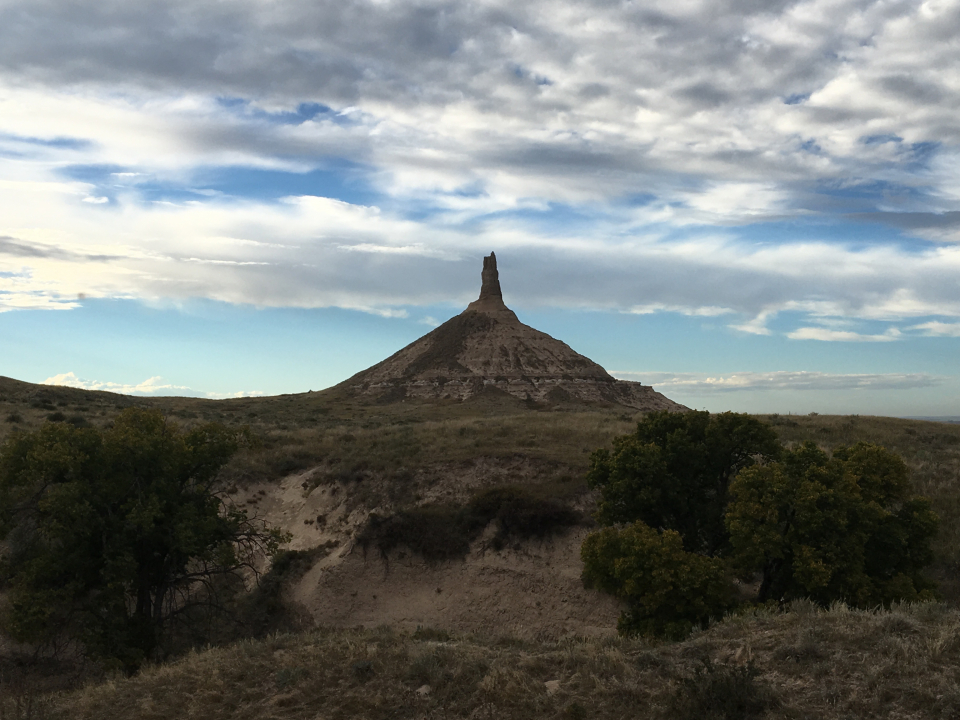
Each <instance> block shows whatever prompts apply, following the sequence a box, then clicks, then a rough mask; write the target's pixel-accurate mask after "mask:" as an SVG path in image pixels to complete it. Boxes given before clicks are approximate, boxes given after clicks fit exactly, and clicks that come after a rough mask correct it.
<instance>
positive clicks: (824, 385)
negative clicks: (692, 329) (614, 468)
mask: <svg viewBox="0 0 960 720" xmlns="http://www.w3.org/2000/svg"><path fill="white" fill-rule="evenodd" d="M611 374H612V375H613V376H614V377H617V378H620V379H621V380H634V381H638V382H643V383H644V384H646V385H653V386H654V387H656V388H657V389H659V390H660V391H662V392H667V393H669V392H670V391H674V392H681V393H694V392H695V393H703V392H706V393H723V392H739V391H771V390H810V391H826V390H913V389H916V388H923V387H931V386H935V385H938V384H940V383H942V382H944V379H943V378H941V377H937V376H935V375H928V374H925V373H880V374H838V373H823V372H790V371H778V372H741V373H730V374H728V375H715V376H711V375H707V374H704V373H666V372H633V371H613V372H612V373H611Z"/></svg>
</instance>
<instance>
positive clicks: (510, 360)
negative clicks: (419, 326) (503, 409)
mask: <svg viewBox="0 0 960 720" xmlns="http://www.w3.org/2000/svg"><path fill="white" fill-rule="evenodd" d="M481 280H482V284H481V288H480V297H479V298H477V299H476V300H475V301H474V302H472V303H470V304H469V305H468V306H467V309H466V310H464V311H463V312H462V313H460V314H459V315H457V316H455V317H453V318H451V319H450V320H448V321H447V322H445V323H444V324H443V325H441V326H440V327H438V328H436V329H435V330H433V331H432V332H429V333H427V334H426V335H424V336H423V337H422V338H420V339H419V340H416V341H414V342H412V343H411V344H410V345H407V346H406V347H405V348H403V349H402V350H400V351H399V352H397V353H396V354H394V355H392V356H391V357H389V358H387V359H386V360H384V361H383V362H380V363H378V364H377V365H374V366H373V367H371V368H369V369H367V370H364V371H363V372H360V373H358V374H356V375H354V376H353V377H352V378H350V379H349V380H347V381H346V382H344V383H343V385H344V386H346V387H347V388H349V389H350V390H352V391H353V392H356V393H360V394H363V395H372V396H375V397H377V398H378V399H380V400H382V401H395V400H402V399H404V398H408V397H410V398H436V399H443V398H449V399H457V400H466V399H468V398H470V397H472V396H474V395H476V394H477V393H479V392H481V391H483V390H489V389H490V388H495V389H497V390H501V391H503V392H506V393H509V394H510V395H513V396H515V397H518V398H521V399H525V400H532V401H536V402H549V403H558V402H565V401H570V402H576V401H580V402H587V403H604V404H607V403H613V404H617V405H624V406H627V407H631V408H634V409H637V410H644V411H647V410H678V411H679V410H686V409H687V408H685V407H684V406H683V405H679V404H677V403H675V402H673V401H672V400H669V399H668V398H666V397H664V396H663V395H661V394H660V393H658V392H655V391H654V390H653V388H651V387H649V386H646V385H641V384H640V383H636V382H627V381H625V380H617V379H616V378H614V377H612V376H611V375H609V374H608V373H607V371H606V370H604V369H603V368H602V367H600V366H599V365H597V363H595V362H593V361H592V360H590V359H589V358H586V357H584V356H583V355H580V354H579V353H577V352H574V351H573V350H572V349H570V347H569V346H567V345H566V344H565V343H562V342H560V341H559V340H556V339H555V338H552V337H550V336H549V335H547V334H546V333H542V332H540V331H539V330H535V329H534V328H532V327H530V326H528V325H524V324H523V323H522V322H520V320H519V319H518V318H517V316H516V315H515V314H514V312H513V311H512V310H510V309H509V308H508V307H507V306H506V305H505V304H504V302H503V293H502V291H501V289H500V277H499V273H498V272H497V258H496V255H494V254H493V253H490V255H489V257H485V258H484V259H483V272H482V273H481Z"/></svg>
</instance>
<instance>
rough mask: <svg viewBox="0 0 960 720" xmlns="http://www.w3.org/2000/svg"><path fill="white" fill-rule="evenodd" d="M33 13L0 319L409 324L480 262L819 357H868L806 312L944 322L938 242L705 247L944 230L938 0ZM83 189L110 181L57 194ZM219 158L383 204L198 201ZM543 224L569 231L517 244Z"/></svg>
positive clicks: (954, 57)
mask: <svg viewBox="0 0 960 720" xmlns="http://www.w3.org/2000/svg"><path fill="white" fill-rule="evenodd" d="M31 7H32V6H31V4H30V3H28V2H27V0H12V1H11V2H7V3H4V4H3V5H2V8H0V151H3V152H2V154H0V158H2V159H0V189H3V192H2V193H0V235H4V236H7V237H9V238H14V239H16V243H12V244H9V247H8V248H7V250H4V251H2V252H0V309H3V308H7V309H10V308H17V307H45V306H52V307H70V306H72V300H70V299H71V298H75V297H76V296H77V295H78V294H80V293H86V294H87V295H88V296H90V297H137V298H144V299H148V300H153V299H158V298H172V299H175V300H177V299H182V298H187V297H208V298H214V299H218V300H224V301H228V302H236V303H243V302H246V303H251V304H255V305H264V306H278V305H291V306H300V307H315V306H325V305H338V306H341V307H348V308H356V309H363V310H368V311H374V312H379V313H382V314H386V315H388V316H391V315H402V313H403V311H401V310H397V309H396V308H397V307H399V306H403V305H417V304H429V303H433V302H439V301H459V300H466V299H468V298H469V296H470V295H472V294H473V293H474V292H475V290H474V287H473V285H474V283H475V275H476V270H475V266H476V262H477V258H478V257H479V256H480V254H485V253H487V252H489V251H490V250H491V249H496V250H498V251H501V254H503V256H504V257H505V258H509V261H508V263H507V265H506V266H505V267H504V271H505V273H504V275H505V276H504V286H505V291H506V292H508V294H510V295H511V297H513V298H515V299H516V301H517V302H519V303H525V304H530V305H533V304H554V305H560V306H577V307H598V308H606V309H616V310H621V311H625V312H637V313H644V312H650V311H653V312H661V311H670V312H682V313H686V314H691V315H701V316H705V317H710V316H714V315H721V314H728V315H732V316H739V317H735V318H734V319H731V321H730V325H731V327H734V328H736V329H738V330H741V331H743V332H747V333H753V334H769V333H771V332H772V331H771V330H770V329H769V327H768V322H769V319H770V318H771V317H773V316H774V315H778V314H780V313H783V312H785V311H788V310H793V311H795V312H799V313H801V314H804V315H806V316H807V317H806V318H804V319H802V320H801V321H800V323H801V325H804V326H803V327H800V328H799V329H797V330H795V331H794V332H793V333H792V334H791V337H796V338H810V339H821V340H858V341H859V340H889V339H892V338H893V336H888V335H881V336H869V335H859V334H857V333H855V332H853V331H852V330H843V329H839V328H831V329H829V330H828V329H825V328H822V327H819V328H816V327H806V326H805V325H806V324H807V323H808V320H809V321H810V324H817V323H816V318H817V317H820V318H821V319H830V318H833V319H837V318H840V319H842V318H862V319H874V320H887V321H890V322H896V321H899V320H902V319H905V318H924V317H925V316H939V317H945V318H960V288H958V284H957V282H956V278H957V277H958V273H960V246H958V245H957V244H948V245H944V246H940V247H937V248H932V247H929V246H925V245H922V244H921V245H919V246H916V247H905V246H904V245H902V244H898V243H892V242H886V243H879V242H874V241H871V239H870V238H869V237H867V239H866V240H864V241H862V242H859V244H857V245H852V244H848V243H847V242H846V241H839V240H837V239H835V238H832V237H829V236H828V234H827V233H821V231H820V228H821V227H822V226H821V225H818V224H811V225H807V226H804V227H805V229H804V231H803V233H802V235H803V237H804V239H802V240H800V239H790V240H782V239H780V238H779V237H778V236H777V233H778V232H779V229H775V230H774V231H771V233H770V237H765V236H764V235H763V233H762V232H755V233H753V234H749V233H744V234H743V235H740V234H738V232H737V231H729V232H724V231H723V230H722V229H723V228H725V227H730V226H736V225H738V224H742V223H757V222H759V221H766V220H772V219H776V218H784V219H787V220H789V221H791V222H792V223H801V224H802V223H803V222H804V221H805V220H806V219H807V218H815V219H817V220H818V221H819V220H822V219H823V218H825V217H826V218H830V217H833V216H834V215H835V214H836V213H838V212H844V213H867V214H870V213H872V217H874V220H872V221H871V222H887V223H888V224H891V225H894V226H896V227H898V228H901V229H903V230H904V232H908V233H911V234H914V235H921V236H923V235H926V236H929V237H933V236H936V237H937V238H938V239H939V240H942V241H950V240H953V239H955V236H956V226H954V225H950V223H949V222H948V221H949V220H950V218H951V217H952V216H951V215H950V213H951V212H956V211H957V208H958V207H960V170H958V167H960V163H957V162H956V157H957V156H958V154H960V119H958V117H957V114H956V112H955V110H954V109H955V108H956V107H957V106H958V104H960V83H958V82H957V80H956V78H957V77H960V48H958V46H957V45H956V43H955V42H952V39H953V38H954V37H956V36H957V34H958V33H960V13H958V10H957V8H956V6H955V4H951V3H922V4H918V3H884V2H874V1H873V0H802V1H800V2H794V3H787V4H769V3H760V4H754V5H750V4H747V5H743V4H737V3H735V4H733V5H724V4H716V3H710V2H706V0H691V2H685V3H679V4H678V3H675V2H665V1H659V2H649V3H640V4H635V3H633V4H632V3H610V4H597V3H586V2H577V1H575V0H547V1H546V2H545V3H540V4H537V5H536V6H533V5H529V4H523V3H520V4H517V3H512V4H511V3H503V2H501V1H500V0H481V1H480V2H476V3H455V2H452V1H451V2H448V1H446V0H439V1H438V2H436V3H428V4H420V3H386V4H384V3H378V4H369V3H363V2H358V1H355V0H346V1H345V2H341V3H319V4H318V3H313V4H310V3H307V4H304V3H296V2H292V0H276V1H275V2H272V3H270V4H269V5H264V4H262V3H258V2H255V1H254V0H236V1H235V2H230V3H201V4H197V3H190V2H187V1H186V0H170V1H169V2H164V3H159V4H158V3H139V4H134V5H128V6H124V7H123V8H122V9H121V8H120V6H119V5H117V4H115V3H109V2H108V3H101V4H97V5H95V6H91V7H90V8H87V9H85V11H84V12H83V13H79V12H78V11H77V9H76V7H75V6H74V5H72V4H70V3H68V2H66V1H65V0H50V2H49V3H48V4H47V5H46V6H45V7H46V8H47V10H46V11H45V12H44V13H42V14H41V15H37V14H36V12H35V11H34V10H32V9H31ZM221 28H230V32H222V31H221ZM104 38H109V41H107V40H105V39H104ZM130 47H136V48H137V49H138V50H137V52H133V53H131V52H130V51H129V48H130ZM311 108H312V109H311ZM343 166H345V167H347V168H348V170H341V169H337V168H341V167H343ZM78 167H79V168H86V169H89V168H101V169H102V168H106V169H107V170H109V171H106V170H105V171H104V175H105V176H107V177H108V179H107V180H104V179H103V178H100V179H96V180H95V181H93V182H88V181H86V180H87V178H86V177H85V176H84V178H85V181H83V182H81V181H68V180H65V179H64V177H65V176H66V175H68V174H69V173H68V171H71V172H77V173H78V174H79V175H83V173H82V172H80V171H77V168H78ZM235 167H239V168H259V169H274V170H284V171H297V172H306V171H310V170H316V169H326V170H328V171H330V172H331V173H332V174H338V173H340V174H342V175H343V177H347V176H349V179H350V180H356V181H357V182H358V185H359V186H362V187H363V188H364V189H365V190H366V191H368V192H369V193H370V194H371V195H372V196H375V197H377V198H378V199H377V201H376V203H377V204H378V205H379V207H373V206H372V205H371V204H370V202H368V200H363V201H362V202H363V203H366V204H360V202H361V201H359V200H358V201H357V204H350V203H346V202H341V201H337V200H333V199H330V198H315V197H309V196H302V197H296V198H292V199H289V200H288V201H287V202H282V203H281V202H273V201H265V200H258V199H256V198H253V199H251V198H245V199H244V198H242V197H241V199H238V198H237V197H230V195H229V194H228V193H227V192H225V191H222V190H213V189H211V188H205V187H202V186H201V185H202V183H197V182H195V181H196V180H197V177H196V175H198V170H209V169H210V168H214V169H221V170H223V169H227V168H235ZM331 167H332V168H334V170H330V168H331ZM112 168H116V169H115V170H114V169H112ZM347 185H349V183H347ZM156 186H170V187H172V188H173V189H174V190H184V189H190V190H191V195H190V196H191V197H192V198H195V199H194V200H189V201H188V200H182V199H179V198H178V196H177V193H176V192H173V193H171V194H170V197H161V198H157V197H154V196H153V195H151V192H153V191H152V190H151V188H155V187H156ZM303 192H306V191H303ZM316 192H322V190H316ZM235 193H236V194H237V195H240V196H242V195H243V193H242V192H241V191H240V190H236V191H235ZM563 204H567V205H571V206H572V208H571V212H572V213H573V214H574V215H576V214H577V213H579V214H580V217H579V218H575V219H574V220H572V221H570V222H569V223H566V222H565V221H564V220H563V219H561V220H559V221H555V222H554V224H546V222H541V220H540V218H539V215H540V214H542V215H544V216H545V217H546V220H547V221H549V220H550V218H551V217H552V216H551V213H552V212H553V210H554V209H555V208H556V206H557V205H563ZM407 212H409V213H410V214H409V215H408V214H406V213H407ZM505 212H511V213H513V212H516V213H519V214H517V215H502V213H505ZM498 213H500V214H498ZM911 213H919V214H922V215H923V216H924V218H926V220H924V221H923V222H921V223H920V224H919V225H916V224H914V225H911V224H910V223H909V222H907V223H904V222H903V220H904V218H905V217H908V216H909V217H913V215H911ZM888 216H889V217H888ZM894 216H895V217H896V218H897V220H896V222H894V221H893V220H892V219H891V218H892V217H894ZM561 217H563V216H561ZM884 218H887V219H886V220H884ZM931 218H933V219H931ZM897 222H899V223H900V224H899V225H898V224H897ZM711 226H712V227H714V228H720V230H708V229H705V228H709V227H711ZM800 235H801V234H800V233H798V234H794V235H791V238H797V237H800ZM861 235H868V234H861ZM231 238H232V239H231ZM14 244H15V245H17V247H16V248H15V247H13V245H14ZM17 248H19V249H17ZM31 248H33V249H32V250H31ZM18 253H19V254H18ZM23 268H28V269H29V274H28V275H26V276H24V277H23V278H20V279H17V280H10V279H9V278H8V277H7V275H8V274H9V273H13V272H20V271H21V270H22V269H23ZM741 318H742V322H741V321H740V319H741Z"/></svg>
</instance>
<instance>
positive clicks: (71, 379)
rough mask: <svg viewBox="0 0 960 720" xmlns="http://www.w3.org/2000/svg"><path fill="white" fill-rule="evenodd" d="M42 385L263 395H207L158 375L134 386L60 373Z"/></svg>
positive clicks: (183, 394)
mask: <svg viewBox="0 0 960 720" xmlns="http://www.w3.org/2000/svg"><path fill="white" fill-rule="evenodd" d="M42 384H43V385H60V386H63V387H72V388H81V389H82V390H103V391H106V392H112V393H119V394H121V395H144V396H148V397H161V396H165V395H174V396H177V397H201V398H211V399H223V398H240V397H257V396H259V395H263V393H262V392H259V391H256V390H254V391H239V392H235V393H226V394H224V393H209V392H201V391H198V390H193V389H192V388H189V387H186V386H184V385H173V384H172V383H169V382H165V381H164V379H163V378H162V377H160V376H159V375H157V376H155V377H151V378H147V379H146V380H144V381H143V382H140V383H136V384H129V383H116V382H109V381H101V380H86V379H83V378H79V377H77V376H76V375H75V374H74V373H72V372H68V373H60V374H58V375H54V376H53V377H48V378H47V379H46V380H44V381H43V383H42Z"/></svg>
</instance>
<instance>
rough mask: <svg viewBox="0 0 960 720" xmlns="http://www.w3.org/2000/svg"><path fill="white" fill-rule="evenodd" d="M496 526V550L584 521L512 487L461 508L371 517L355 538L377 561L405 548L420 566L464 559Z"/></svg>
mask: <svg viewBox="0 0 960 720" xmlns="http://www.w3.org/2000/svg"><path fill="white" fill-rule="evenodd" d="M494 521H496V523H497V531H496V533H495V534H494V536H493V538H491V541H490V544H491V546H492V547H493V548H494V549H496V550H500V549H502V548H503V547H505V546H506V544H507V542H508V541H510V540H528V539H531V538H538V539H542V538H546V537H550V536H552V535H554V534H556V533H558V532H561V531H563V530H565V529H566V528H569V527H572V526H575V525H578V524H580V523H582V522H583V521H584V518H583V516H582V515H581V514H580V513H578V512H576V511H575V510H573V509H571V508H569V507H567V506H566V505H564V504H563V503H561V502H559V501H558V500H556V499H554V498H538V497H535V496H534V495H532V494H531V493H529V492H527V491H526V490H523V489H521V488H516V487H503V488H493V489H491V490H487V491H485V492H483V493H480V494H478V495H476V496H475V497H474V498H472V499H471V500H470V502H468V503H467V504H466V505H465V506H463V507H459V508H458V507H452V506H447V505H425V506H423V507H418V508H410V509H407V510H401V511H399V512H397V513H395V514H394V515H391V516H389V517H381V516H379V515H375V514H374V515H371V516H370V519H369V521H368V522H367V525H366V527H364V529H363V530H362V531H361V533H360V534H359V535H358V536H357V540H358V542H359V543H360V545H361V547H362V548H363V549H364V552H366V551H367V549H368V548H369V546H370V545H373V546H375V547H376V548H377V549H378V550H379V551H380V555H381V557H383V558H384V559H386V558H387V555H388V554H389V553H390V551H391V550H393V549H395V548H397V547H401V546H404V547H406V548H408V549H409V550H411V551H412V552H414V553H416V554H417V555H419V556H421V557H422V558H424V559H425V560H428V561H431V562H436V561H442V560H452V559H457V558H463V557H465V556H466V555H467V553H469V552H470V546H471V545H472V544H473V542H474V541H475V540H477V538H479V537H480V535H481V534H483V531H484V530H485V529H486V528H487V526H488V525H489V524H490V523H491V522H494Z"/></svg>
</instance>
